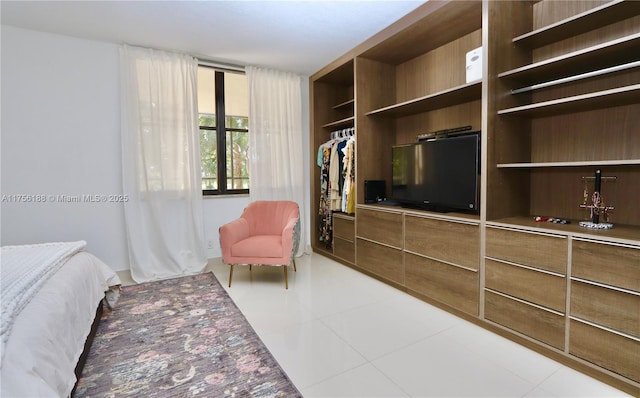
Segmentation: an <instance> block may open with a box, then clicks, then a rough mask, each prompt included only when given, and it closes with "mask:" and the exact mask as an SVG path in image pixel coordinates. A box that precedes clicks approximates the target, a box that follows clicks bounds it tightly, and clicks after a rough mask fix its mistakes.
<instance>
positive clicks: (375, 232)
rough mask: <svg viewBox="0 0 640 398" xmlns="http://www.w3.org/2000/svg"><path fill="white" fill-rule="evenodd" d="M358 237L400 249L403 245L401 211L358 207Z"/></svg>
mask: <svg viewBox="0 0 640 398" xmlns="http://www.w3.org/2000/svg"><path fill="white" fill-rule="evenodd" d="M357 231H358V237H359V238H364V239H368V240H371V241H375V242H379V243H382V244H384V245H388V246H392V247H394V248H397V249H402V248H403V246H404V234H403V217H402V213H401V212H391V211H384V210H369V209H358V218H357Z"/></svg>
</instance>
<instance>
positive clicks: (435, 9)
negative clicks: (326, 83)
mask: <svg viewBox="0 0 640 398" xmlns="http://www.w3.org/2000/svg"><path fill="white" fill-rule="evenodd" d="M407 24H410V26H409V27H406V28H404V29H401V30H398V28H397V27H396V26H398V25H407ZM480 28H482V2H481V1H455V2H446V1H432V2H426V3H425V4H424V5H422V6H420V7H419V8H418V9H416V10H415V11H414V12H413V13H412V14H410V15H407V16H405V17H404V18H402V19H400V20H399V21H398V22H396V23H395V24H394V25H392V26H389V27H388V28H387V29H385V30H383V31H381V32H380V33H378V34H377V35H375V36H373V37H372V38H371V39H369V40H368V43H371V44H373V43H377V44H373V45H371V46H370V47H369V48H368V49H367V50H366V51H364V52H362V53H361V56H363V57H365V58H368V59H372V60H376V61H380V62H384V63H387V64H390V65H398V64H401V63H403V62H406V61H408V60H410V59H413V58H415V57H417V56H419V55H422V54H424V53H427V52H429V51H431V50H434V49H436V48H438V47H440V46H442V45H444V44H447V43H449V42H451V41H453V40H455V39H457V38H459V37H462V36H464V35H466V34H469V33H471V32H473V31H475V30H478V29H480Z"/></svg>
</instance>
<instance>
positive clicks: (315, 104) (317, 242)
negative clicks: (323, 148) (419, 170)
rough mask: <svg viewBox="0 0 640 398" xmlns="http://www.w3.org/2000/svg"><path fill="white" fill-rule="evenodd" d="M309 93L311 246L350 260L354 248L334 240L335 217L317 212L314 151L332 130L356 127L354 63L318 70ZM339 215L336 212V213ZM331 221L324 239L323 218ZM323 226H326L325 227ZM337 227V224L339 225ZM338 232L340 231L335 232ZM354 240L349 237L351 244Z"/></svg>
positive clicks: (318, 190) (318, 172)
mask: <svg viewBox="0 0 640 398" xmlns="http://www.w3.org/2000/svg"><path fill="white" fill-rule="evenodd" d="M309 92H310V95H311V98H312V100H311V102H310V119H311V130H312V131H313V134H312V135H311V139H310V140H309V141H310V142H309V144H310V153H312V156H311V157H312V158H313V162H312V164H311V172H310V178H311V181H313V183H312V184H311V198H312V200H311V245H312V247H313V249H314V250H316V251H318V252H320V253H324V254H328V255H334V254H335V255H336V256H338V257H339V258H341V259H346V260H347V261H349V259H351V261H350V262H353V261H354V260H353V259H354V258H355V247H354V245H353V244H352V245H351V247H349V245H348V243H347V242H345V240H344V238H343V237H342V238H341V239H343V240H341V241H338V242H337V248H336V247H335V245H336V242H334V239H333V237H334V235H333V232H335V225H334V223H333V222H334V221H335V218H333V217H330V216H326V215H322V214H321V212H320V195H321V191H322V188H321V186H320V184H319V183H317V182H318V181H320V176H321V168H320V167H319V166H318V165H317V163H316V162H317V153H318V148H319V147H320V145H322V144H324V143H326V142H327V141H329V140H330V139H331V138H333V137H332V133H334V132H336V131H338V130H341V129H345V128H353V127H354V126H355V94H354V65H353V60H345V61H343V62H339V63H337V64H335V65H331V66H330V67H327V68H325V69H324V70H323V71H321V72H318V74H317V76H316V78H314V79H313V81H312V82H311V84H310V86H309ZM338 214H339V213H338ZM327 218H329V219H330V220H332V222H331V224H330V226H329V228H328V229H329V231H330V232H329V234H328V235H329V236H330V239H329V241H327V239H326V235H327V234H323V233H321V230H322V229H323V224H324V223H325V221H324V220H325V219H327ZM324 229H326V227H325V228H324ZM338 230H340V227H339V226H338ZM338 233H340V232H338ZM353 242H354V240H353V239H352V240H351V243H353Z"/></svg>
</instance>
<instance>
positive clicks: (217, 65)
mask: <svg viewBox="0 0 640 398" xmlns="http://www.w3.org/2000/svg"><path fill="white" fill-rule="evenodd" d="M196 59H197V60H198V65H202V66H208V67H211V68H215V69H222V70H228V71H234V72H244V66H242V65H234V64H225V63H222V62H216V61H210V60H208V59H203V58H196Z"/></svg>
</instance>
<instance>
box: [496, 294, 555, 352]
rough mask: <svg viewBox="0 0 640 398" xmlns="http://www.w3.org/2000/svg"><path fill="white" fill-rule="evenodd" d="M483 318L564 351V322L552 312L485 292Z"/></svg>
mask: <svg viewBox="0 0 640 398" xmlns="http://www.w3.org/2000/svg"><path fill="white" fill-rule="evenodd" d="M484 316H485V318H486V319H489V320H492V321H493V322H496V323H499V324H500V325H503V326H506V327H508V328H511V329H513V330H515V331H518V332H520V333H523V334H525V335H527V336H529V337H532V338H534V339H536V340H538V341H541V342H543V343H546V344H549V345H550V346H552V347H555V348H557V349H560V350H562V349H564V335H565V330H564V329H565V320H564V317H563V316H561V315H558V314H555V313H553V312H549V311H545V310H543V309H540V308H537V307H533V306H530V305H527V304H524V303H522V302H519V301H516V300H511V299H509V298H507V297H504V296H501V295H498V294H495V293H493V292H490V291H485V304H484Z"/></svg>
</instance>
